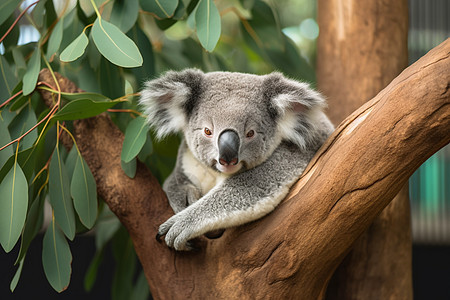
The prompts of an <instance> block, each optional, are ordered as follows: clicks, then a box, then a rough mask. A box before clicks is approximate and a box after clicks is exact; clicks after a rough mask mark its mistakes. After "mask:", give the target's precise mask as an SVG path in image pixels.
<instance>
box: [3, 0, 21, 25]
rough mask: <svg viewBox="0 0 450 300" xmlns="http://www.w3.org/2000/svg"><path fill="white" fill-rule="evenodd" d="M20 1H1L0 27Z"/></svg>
mask: <svg viewBox="0 0 450 300" xmlns="http://www.w3.org/2000/svg"><path fill="white" fill-rule="evenodd" d="M20 2H22V0H2V2H1V3H0V25H1V24H3V22H5V21H6V20H7V19H8V18H9V16H10V15H11V14H12V13H13V12H14V10H15V9H16V8H17V6H19V4H20Z"/></svg>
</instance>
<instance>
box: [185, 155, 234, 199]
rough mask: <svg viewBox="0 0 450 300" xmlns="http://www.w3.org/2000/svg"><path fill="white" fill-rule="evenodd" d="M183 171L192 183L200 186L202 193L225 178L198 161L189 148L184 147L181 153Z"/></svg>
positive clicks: (225, 176)
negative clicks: (184, 150)
mask: <svg viewBox="0 0 450 300" xmlns="http://www.w3.org/2000/svg"><path fill="white" fill-rule="evenodd" d="M183 172H184V174H186V176H187V177H188V178H189V180H190V181H191V182H192V183H193V184H195V185H196V186H198V187H200V188H201V190H202V193H203V195H205V194H206V193H207V192H209V190H211V189H212V188H213V187H214V186H216V185H218V184H220V183H221V182H222V181H224V180H225V178H227V175H225V174H222V173H219V172H216V171H214V170H212V169H210V168H208V167H206V166H205V165H203V164H202V163H201V162H199V161H198V160H197V159H196V158H195V157H194V155H192V153H191V151H190V150H189V149H186V152H185V153H184V155H183Z"/></svg>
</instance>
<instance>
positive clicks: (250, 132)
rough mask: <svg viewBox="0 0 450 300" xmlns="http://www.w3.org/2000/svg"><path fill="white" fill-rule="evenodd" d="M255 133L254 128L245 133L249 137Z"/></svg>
mask: <svg viewBox="0 0 450 300" xmlns="http://www.w3.org/2000/svg"><path fill="white" fill-rule="evenodd" d="M254 135H255V131H254V130H250V131H249V132H247V134H246V135H245V136H246V137H248V138H251V137H253V136H254Z"/></svg>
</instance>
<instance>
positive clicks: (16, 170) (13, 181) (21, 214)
mask: <svg viewBox="0 0 450 300" xmlns="http://www.w3.org/2000/svg"><path fill="white" fill-rule="evenodd" d="M0 195H1V198H0V243H1V245H2V247H3V249H4V250H5V252H9V251H11V250H12V248H13V247H14V245H15V244H16V243H17V240H18V239H19V237H20V234H21V232H22V228H23V226H24V224H25V218H26V215H27V209H28V184H27V179H26V177H25V175H24V174H23V171H22V169H21V168H20V166H19V164H18V163H17V162H16V163H14V165H13V167H12V168H11V170H10V171H9V172H8V174H7V175H6V176H5V178H4V179H3V181H2V182H1V184H0Z"/></svg>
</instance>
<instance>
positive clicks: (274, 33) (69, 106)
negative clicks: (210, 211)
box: [0, 0, 314, 299]
mask: <svg viewBox="0 0 450 300" xmlns="http://www.w3.org/2000/svg"><path fill="white" fill-rule="evenodd" d="M21 2H22V1H18V0H3V1H2V3H1V4H0V39H1V41H0V42H1V45H2V46H0V54H1V56H0V195H1V197H0V244H1V245H2V247H3V249H4V250H5V251H6V252H9V251H11V249H13V247H15V245H17V244H19V243H18V240H19V239H20V250H19V254H18V257H17V260H16V265H17V264H18V269H17V272H16V274H15V275H14V277H13V278H12V281H11V285H10V288H11V290H14V289H15V287H16V286H17V284H18V281H19V279H20V274H21V270H22V267H23V265H24V264H26V260H25V258H26V253H27V251H28V247H29V245H30V243H31V241H32V240H33V239H34V238H36V237H38V238H40V237H39V235H38V232H39V230H40V229H41V227H42V224H43V223H44V222H43V220H44V218H45V216H44V203H45V202H46V201H49V203H50V205H51V208H52V214H51V216H50V218H51V222H50V225H49V227H47V228H46V232H45V236H44V238H43V242H44V247H43V251H42V261H43V267H44V271H45V275H46V277H47V279H48V281H49V282H50V284H51V285H52V287H53V288H54V289H55V290H57V291H58V292H61V291H63V290H64V289H66V288H67V286H68V285H69V283H70V274H71V260H72V255H71V252H70V246H69V243H68V241H67V239H69V240H73V239H74V238H75V237H76V234H77V233H80V232H85V231H86V230H88V229H91V228H94V229H95V233H96V246H97V253H96V255H95V257H94V258H93V260H92V263H91V266H90V268H89V270H88V273H87V275H86V279H85V287H86V289H87V290H90V289H91V288H92V286H93V285H94V284H95V279H96V277H97V274H98V272H101V270H99V269H98V267H99V265H100V262H101V260H102V257H103V253H104V252H105V248H106V247H109V246H111V245H112V246H113V253H114V256H115V258H116V260H117V272H116V273H115V275H114V287H113V291H112V293H113V298H114V299H121V298H124V299H125V298H126V299H129V298H130V297H131V298H132V299H146V298H148V294H149V291H148V286H147V284H146V281H145V276H144V275H143V274H142V272H140V271H139V270H138V269H137V264H136V261H137V258H136V255H135V253H134V250H133V245H132V243H131V240H130V238H129V236H128V235H127V233H126V231H125V230H124V229H123V227H121V226H120V223H119V221H118V220H117V218H116V217H115V216H114V214H112V213H111V211H109V209H108V207H107V206H106V205H104V203H103V202H102V201H98V200H97V194H96V189H97V188H96V183H95V180H94V176H93V174H92V173H91V171H90V169H89V166H88V164H87V163H86V161H85V160H84V158H83V157H82V155H81V153H80V152H79V151H78V147H77V145H76V140H74V137H73V135H72V133H71V130H72V128H73V121H75V120H79V119H83V118H89V117H93V116H96V115H98V114H100V113H105V112H106V113H108V114H109V115H110V116H111V119H112V120H113V122H115V124H116V125H117V126H118V127H119V128H120V129H121V130H122V131H123V132H124V133H125V140H124V143H123V145H122V153H121V165H122V168H123V171H124V173H125V174H126V175H127V176H129V177H131V178H133V177H134V176H135V174H136V165H137V160H140V161H141V162H143V163H145V164H146V165H147V166H148V167H149V168H150V169H151V171H152V173H153V174H154V175H155V176H156V177H157V178H158V180H159V181H160V182H161V183H162V182H163V181H164V179H165V178H166V177H167V176H168V175H169V173H170V172H171V170H172V168H173V166H174V162H175V157H176V153H177V146H178V144H179V142H180V139H179V137H178V136H170V137H168V138H167V139H166V140H164V141H157V140H155V138H154V134H153V133H152V132H147V128H146V125H145V116H143V115H141V113H140V112H139V110H138V106H137V103H136V99H137V96H138V93H137V92H138V91H139V90H140V88H141V86H142V83H143V82H144V81H145V80H148V79H151V78H154V77H156V76H158V75H159V74H160V73H161V72H164V71H166V70H168V69H175V70H179V69H183V68H187V67H196V68H200V69H203V70H204V71H216V70H226V71H239V72H249V73H257V74H261V73H267V72H271V71H273V70H278V71H281V72H284V73H285V74H287V75H289V76H291V77H295V78H297V79H304V80H308V81H311V82H314V72H313V69H312V68H311V66H310V65H309V64H308V62H307V60H306V59H305V58H304V57H303V56H302V55H300V52H299V49H298V48H297V47H296V45H295V44H294V43H293V41H292V40H291V39H289V38H288V37H287V36H286V35H285V34H284V33H283V31H282V28H281V25H280V23H279V20H280V17H279V16H278V13H277V11H276V9H275V7H272V6H271V5H269V4H267V2H263V1H261V0H254V1H245V0H242V1H239V0H233V1H213V0H164V1H162V0H126V1H125V0H110V1H107V0H78V1H76V5H75V6H69V5H68V3H69V1H62V2H61V3H62V4H63V5H62V7H54V1H49V0H40V1H38V2H37V3H34V4H32V5H30V6H29V7H28V8H24V7H19V4H20V3H21ZM280 6H281V4H280ZM21 12H23V13H24V16H25V17H26V19H28V20H29V22H27V24H28V25H25V24H23V22H20V23H16V24H15V25H14V23H15V21H16V19H17V18H18V17H17V16H19V14H20V13H21ZM20 27H21V28H20ZM31 27H33V28H34V31H35V32H36V38H35V39H34V40H30V41H26V42H25V44H21V45H19V44H18V43H19V40H20V39H19V37H20V32H21V31H22V30H27V29H30V28H31ZM7 32H8V33H7ZM6 33H7V34H6ZM44 67H45V68H47V69H49V70H50V72H51V73H52V74H54V72H59V73H60V74H62V75H63V76H65V77H67V78H69V79H71V80H72V81H73V82H74V83H75V85H76V86H78V87H79V88H80V89H82V90H84V91H86V92H82V93H65V92H60V87H59V86H58V85H57V84H42V83H40V82H38V76H39V72H40V71H41V70H42V68H44ZM44 91H45V92H46V93H49V94H51V95H52V99H53V100H52V101H50V102H52V103H46V104H44V101H42V99H41V96H40V93H39V92H44ZM47 105H49V106H50V107H48V106H47ZM63 134H64V135H66V138H67V137H68V139H71V140H72V141H73V142H74V143H75V144H74V146H72V148H71V150H69V149H66V148H65V147H64V146H63V142H62V141H61V136H62V135H63ZM64 144H66V143H64ZM48 217H49V216H47V218H48ZM110 241H112V243H110ZM138 274H140V275H138Z"/></svg>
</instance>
